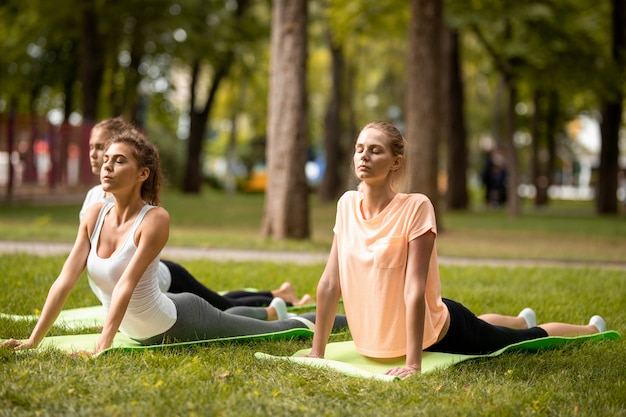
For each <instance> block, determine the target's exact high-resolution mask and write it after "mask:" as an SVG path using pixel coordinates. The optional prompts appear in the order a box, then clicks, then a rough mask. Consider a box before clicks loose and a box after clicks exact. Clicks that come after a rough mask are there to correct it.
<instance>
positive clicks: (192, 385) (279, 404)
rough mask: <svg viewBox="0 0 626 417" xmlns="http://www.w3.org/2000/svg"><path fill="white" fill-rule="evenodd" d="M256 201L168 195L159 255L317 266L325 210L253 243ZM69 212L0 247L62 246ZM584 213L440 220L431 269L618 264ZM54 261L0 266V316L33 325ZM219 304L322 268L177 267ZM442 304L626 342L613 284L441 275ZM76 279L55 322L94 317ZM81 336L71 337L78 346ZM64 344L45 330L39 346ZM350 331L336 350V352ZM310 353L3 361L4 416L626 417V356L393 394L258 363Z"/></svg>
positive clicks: (618, 219)
mask: <svg viewBox="0 0 626 417" xmlns="http://www.w3.org/2000/svg"><path fill="white" fill-rule="evenodd" d="M262 204H263V198H262V196H260V195H237V196H232V197H229V196H223V195H221V194H216V193H209V192H207V193H204V194H203V195H201V196H199V197H192V196H184V195H180V194H177V193H168V194H166V195H165V198H164V206H165V207H166V208H168V209H169V210H170V213H171V214H172V232H171V240H170V244H171V245H184V246H196V247H230V248H248V249H249V248H263V249H283V250H284V249H287V250H306V251H319V252H325V251H327V249H328V247H329V245H330V239H331V237H332V231H331V229H332V224H333V220H334V204H319V203H318V202H317V201H315V200H314V201H313V202H312V206H313V211H312V215H311V219H312V230H313V237H312V239H311V240H309V241H304V242H273V241H264V240H262V239H260V238H259V237H258V231H259V228H260V220H261V217H262V212H263V208H262V207H263V206H262ZM78 209H79V206H78V205H67V206H29V205H19V206H6V205H4V206H0V236H1V237H0V239H3V240H11V239H18V240H48V241H61V242H70V241H72V240H73V237H74V234H75V228H76V224H77V218H78V214H77V213H78ZM592 213H593V209H592V207H591V206H590V205H586V204H558V205H555V206H554V207H550V208H548V209H547V210H544V211H542V212H536V211H534V210H533V209H532V208H530V207H525V211H524V216H522V217H520V218H518V219H511V218H509V217H508V216H507V215H506V214H505V213H501V212H486V211H485V212H482V211H480V210H475V211H471V212H467V213H444V215H443V216H442V224H443V231H442V232H441V233H440V234H439V237H438V247H439V252H440V254H441V255H445V256H470V257H498V258H508V259H550V260H577V261H581V260H584V261H590V262H610V263H616V264H617V263H619V264H621V265H623V263H624V248H625V247H626V221H625V219H624V217H623V216H611V217H596V216H593V214H592ZM63 260H64V258H63V257H56V256H55V257H37V256H34V255H22V254H17V255H1V254H0V285H2V287H3V288H5V291H2V292H0V306H2V308H1V309H0V310H1V311H2V312H4V313H13V314H33V313H37V312H38V311H39V309H41V307H42V305H43V301H44V299H45V296H46V293H47V290H48V288H49V286H50V284H51V283H52V281H53V280H54V278H55V277H56V275H57V274H58V272H59V270H60V268H61V265H62V263H63ZM184 264H185V266H186V267H187V268H188V269H189V270H190V271H191V272H192V273H194V274H195V275H196V276H197V277H199V278H200V279H201V280H202V281H203V282H204V283H205V284H206V285H207V286H209V287H211V288H213V289H216V290H222V289H236V288H242V287H256V288H272V287H275V286H277V285H278V284H279V283H280V282H282V281H284V280H290V281H291V282H293V283H294V285H295V286H296V288H297V289H298V291H299V292H300V293H303V292H309V293H314V291H315V286H316V283H317V280H318V278H319V276H320V273H321V271H322V269H323V265H322V264H314V265H294V264H273V263H263V262H215V261H210V260H188V261H185V262H184ZM441 272H442V283H443V292H444V295H445V296H446V297H449V298H453V299H456V300H458V301H461V302H463V303H464V304H465V305H466V306H468V307H469V308H470V309H472V310H473V311H475V312H476V313H478V314H480V313H484V312H501V313H505V314H517V313H518V312H519V311H520V310H521V309H522V308H524V307H526V306H531V307H533V308H534V309H535V310H536V312H537V315H538V319H539V321H540V322H542V321H567V322H576V323H586V322H587V321H588V320H589V317H590V316H591V315H593V314H600V315H602V316H603V317H604V318H605V319H606V321H607V324H608V326H609V328H610V329H613V330H617V331H619V332H620V333H621V334H622V335H623V336H626V280H625V272H624V270H623V269H621V270H620V269H603V268H599V267H598V268H591V267H589V268H564V267H563V268H561V267H559V268H557V267H550V268H548V267H518V268H504V267H488V266H452V265H450V266H442V267H441ZM95 304H96V299H95V297H94V296H93V295H92V294H91V293H90V291H89V287H88V285H87V283H86V280H85V279H83V280H81V281H80V282H79V284H78V286H77V288H76V289H75V291H74V292H73V293H72V294H71V296H70V298H69V299H68V302H67V304H66V308H75V307H85V306H90V305H95ZM33 324H34V323H29V322H25V323H24V322H20V323H18V322H14V321H11V320H7V319H0V338H3V337H19V338H25V337H27V336H28V335H29V333H30V331H31V329H32V326H33ZM90 331H93V329H83V330H79V332H90ZM68 333H71V332H70V331H68V330H67V329H64V328H58V327H55V328H53V330H52V332H51V334H68ZM349 337H350V335H349V332H347V331H346V332H344V333H341V334H338V335H335V336H333V340H337V341H338V340H346V339H348V338H349ZM310 343H311V341H310V339H301V340H282V341H271V342H270V341H254V342H243V343H242V342H239V343H233V342H229V343H220V344H215V345H209V346H202V347H189V348H172V349H164V350H159V351H149V352H142V353H113V354H110V355H105V356H102V357H98V358H95V359H87V358H84V357H69V356H67V355H64V354H61V353H59V352H56V351H53V350H51V351H45V352H34V351H29V352H20V353H17V354H16V353H14V352H12V351H9V350H0V380H1V381H2V383H1V384H0V416H5V415H6V416H21V415H24V416H31V415H41V416H48V415H53V416H58V415H79V416H80V415H85V416H135V415H136V416H176V415H184V416H194V415H197V416H206V415H219V416H271V415H274V416H291V415H298V416H322V415H324V416H352V415H355V416H386V417H388V416H419V415H424V416H531V415H532V416H535V415H538V416H551V415H555V416H558V415H567V416H571V415H583V416H626V342H624V341H606V342H597V343H584V344H579V345H573V346H568V347H563V348H558V349H553V350H548V351H543V352H539V353H530V352H523V353H507V354H504V355H502V356H500V357H497V358H493V359H484V360H483V359H481V360H473V361H468V362H464V363H461V364H459V365H456V366H454V367H452V368H448V369H446V370H442V371H438V372H436V373H432V374H427V375H423V376H416V377H412V378H409V379H407V380H404V381H400V382H395V383H383V382H373V381H369V380H364V379H359V378H350V377H345V376H342V375H339V374H336V373H333V372H330V371H324V370H311V369H304V368H302V367H300V366H297V365H294V364H289V363H280V364H276V363H267V362H262V361H258V360H256V359H254V352H257V351H263V352H267V353H270V354H285V355H287V354H291V353H293V352H294V351H296V350H298V349H302V348H305V347H310Z"/></svg>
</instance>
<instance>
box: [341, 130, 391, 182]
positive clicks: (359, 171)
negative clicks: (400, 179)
mask: <svg viewBox="0 0 626 417" xmlns="http://www.w3.org/2000/svg"><path fill="white" fill-rule="evenodd" d="M401 159H402V158H401V157H400V156H394V155H393V154H392V152H391V148H390V147H389V144H388V140H387V138H386V137H385V136H384V135H383V134H382V133H381V132H380V131H378V130H376V129H365V130H363V131H362V132H361V134H359V137H358V138H357V141H356V144H355V145H354V157H353V163H354V173H355V174H356V176H357V178H358V179H359V180H361V181H363V182H366V183H367V182H371V181H375V180H385V179H387V178H388V177H389V176H390V174H391V172H392V171H395V170H396V169H398V167H399V166H400V161H401Z"/></svg>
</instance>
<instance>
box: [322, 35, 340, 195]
mask: <svg viewBox="0 0 626 417" xmlns="http://www.w3.org/2000/svg"><path fill="white" fill-rule="evenodd" d="M328 42H329V45H330V55H331V58H332V59H331V83H332V86H331V91H330V100H329V102H328V107H327V109H326V116H325V117H324V150H325V153H326V169H325V170H324V176H323V178H322V182H321V184H320V186H319V190H318V195H319V198H320V201H323V202H328V201H333V200H335V199H336V198H337V197H338V195H339V193H340V191H341V189H340V187H341V176H340V174H339V172H340V169H341V167H343V157H342V149H341V134H342V123H341V109H342V107H343V94H342V88H343V85H344V83H343V73H344V59H343V53H342V51H341V48H340V47H338V46H336V45H335V44H334V42H333V39H332V35H330V34H329V35H328Z"/></svg>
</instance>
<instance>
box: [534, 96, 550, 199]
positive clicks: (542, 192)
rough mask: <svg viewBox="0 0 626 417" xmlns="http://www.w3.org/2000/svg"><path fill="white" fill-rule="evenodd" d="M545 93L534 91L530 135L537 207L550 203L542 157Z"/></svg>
mask: <svg viewBox="0 0 626 417" xmlns="http://www.w3.org/2000/svg"><path fill="white" fill-rule="evenodd" d="M542 99H543V94H542V92H541V91H539V90H535V92H534V93H533V107H534V112H533V115H532V120H531V126H530V130H531V133H530V136H531V138H532V147H531V161H530V169H531V175H532V181H533V185H534V187H535V207H543V206H545V205H546V204H547V203H548V177H547V175H546V164H545V161H544V158H542V150H543V149H542V146H541V145H542V142H543V140H542V138H543V137H544V136H543V135H542V133H541V120H542V117H543V116H542V111H541V110H542V109H541V107H542V106H541V104H542V102H543V100H542Z"/></svg>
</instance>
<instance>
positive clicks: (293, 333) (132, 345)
mask: <svg viewBox="0 0 626 417" xmlns="http://www.w3.org/2000/svg"><path fill="white" fill-rule="evenodd" d="M99 336H100V334H99V333H90V334H78V335H66V336H48V337H44V339H43V340H42V341H41V343H40V344H39V346H38V347H37V349H38V350H45V349H58V350H60V351H62V352H68V353H70V352H76V351H79V350H85V351H93V350H94V348H95V346H96V342H97V341H98V337H99ZM311 336H313V331H312V330H309V329H304V328H295V329H289V330H283V331H280V332H273V333H262V334H255V335H246V336H233V337H223V338H218V339H208V340H194V341H192V342H179V343H168V344H162V345H150V346H144V345H141V344H140V343H139V342H136V341H134V340H133V339H131V338H129V337H128V336H125V335H123V334H122V333H119V332H118V333H117V334H116V335H115V339H114V341H113V345H112V346H111V347H110V348H108V349H106V350H104V351H102V352H100V353H99V354H98V355H103V354H106V353H109V352H114V351H122V352H132V351H142V350H154V349H163V348H172V347H184V346H191V345H203V344H209V343H216V342H229V341H240V342H243V341H248V340H276V339H294V338H299V337H311ZM2 341H3V340H2V339H0V342H2Z"/></svg>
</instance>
